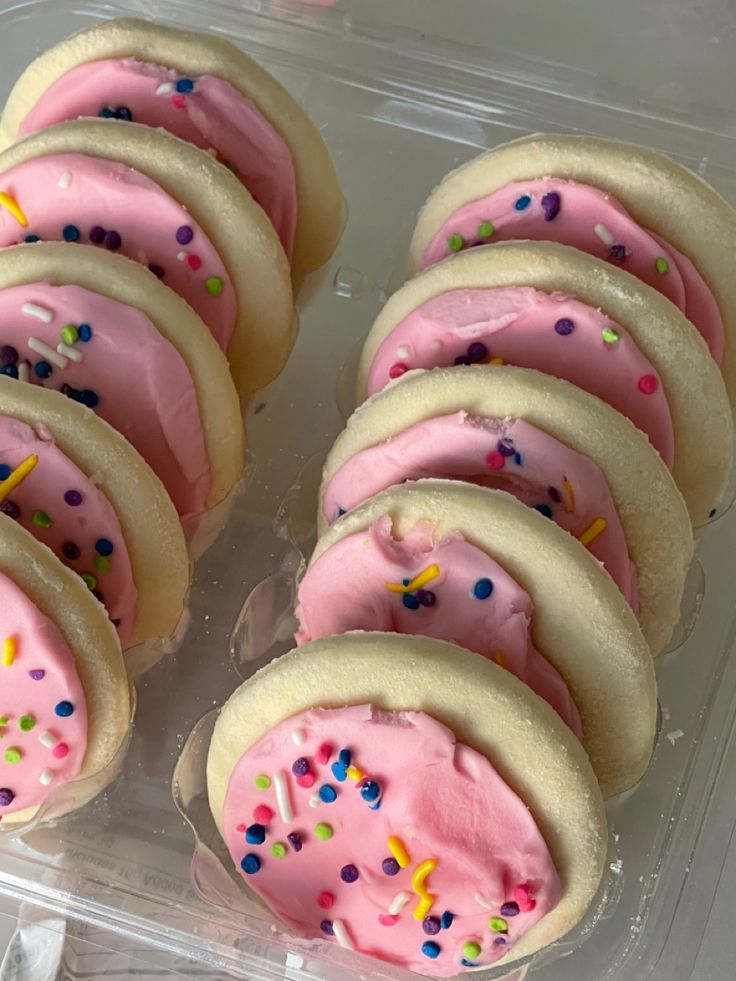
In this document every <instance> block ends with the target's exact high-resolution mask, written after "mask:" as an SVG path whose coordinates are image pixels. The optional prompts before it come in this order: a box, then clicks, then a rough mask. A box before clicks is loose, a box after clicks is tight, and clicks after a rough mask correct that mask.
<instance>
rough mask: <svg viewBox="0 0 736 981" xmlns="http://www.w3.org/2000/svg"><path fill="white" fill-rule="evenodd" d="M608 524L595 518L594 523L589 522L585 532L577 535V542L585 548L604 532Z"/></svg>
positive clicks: (603, 519) (601, 519)
mask: <svg viewBox="0 0 736 981" xmlns="http://www.w3.org/2000/svg"><path fill="white" fill-rule="evenodd" d="M607 526H608V523H607V521H606V519H605V518H596V519H595V521H593V522H591V524H589V525H588V527H587V528H586V529H585V531H584V532H583V533H582V534H581V535H578V541H579V542H580V544H581V545H585V546H586V548H587V546H588V545H590V543H591V542H593V541H595V539H596V538H597V537H598V536H599V535H600V534H602V532H604V531H605V530H606V528H607Z"/></svg>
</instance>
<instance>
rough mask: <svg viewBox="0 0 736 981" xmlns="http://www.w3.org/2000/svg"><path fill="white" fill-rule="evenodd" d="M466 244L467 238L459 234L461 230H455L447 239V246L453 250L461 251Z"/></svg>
mask: <svg viewBox="0 0 736 981" xmlns="http://www.w3.org/2000/svg"><path fill="white" fill-rule="evenodd" d="M464 245H465V239H464V238H463V237H462V235H460V234H459V232H454V233H453V234H452V235H450V236H449V238H448V239H447V246H448V248H449V249H450V251H451V252H460V250H461V249H462V248H463V246H464Z"/></svg>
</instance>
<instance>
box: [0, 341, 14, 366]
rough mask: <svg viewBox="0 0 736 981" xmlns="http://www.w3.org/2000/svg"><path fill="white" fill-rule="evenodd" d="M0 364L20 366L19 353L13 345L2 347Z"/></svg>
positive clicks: (0, 348) (0, 349)
mask: <svg viewBox="0 0 736 981" xmlns="http://www.w3.org/2000/svg"><path fill="white" fill-rule="evenodd" d="M0 364H18V352H17V350H16V349H15V348H14V347H12V345H10V344H3V346H2V347H0Z"/></svg>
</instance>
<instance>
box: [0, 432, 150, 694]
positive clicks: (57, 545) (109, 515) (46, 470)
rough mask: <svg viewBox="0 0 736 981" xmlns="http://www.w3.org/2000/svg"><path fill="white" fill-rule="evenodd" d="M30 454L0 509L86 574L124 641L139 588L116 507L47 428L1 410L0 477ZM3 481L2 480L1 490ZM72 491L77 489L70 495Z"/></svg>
mask: <svg viewBox="0 0 736 981" xmlns="http://www.w3.org/2000/svg"><path fill="white" fill-rule="evenodd" d="M32 455H35V456H37V457H38V463H37V464H36V467H35V469H33V470H32V471H31V472H30V473H29V474H28V476H27V477H25V479H24V480H23V481H22V483H20V484H19V485H18V486H17V487H16V488H15V490H13V492H12V493H11V494H10V495H9V496H8V498H7V499H6V500H4V501H3V503H2V504H1V505H0V510H3V511H5V513H6V514H9V515H10V516H11V517H13V518H15V519H16V520H17V521H18V522H19V523H20V524H22V525H23V527H24V528H26V529H27V530H28V531H30V532H31V534H32V535H33V537H34V538H37V539H38V541H40V542H43V544H44V545H48V547H49V548H50V549H51V551H52V552H54V553H55V554H56V555H58V557H59V558H60V559H61V561H62V562H63V563H64V565H66V566H68V567H69V568H70V569H73V570H74V572H77V573H79V575H84V577H85V582H87V584H88V586H89V588H90V589H92V590H93V591H94V593H95V595H96V596H97V598H98V599H99V600H100V601H102V602H104V604H105V606H106V608H107V612H108V613H109V615H110V619H111V620H112V621H113V622H114V623H115V625H116V627H117V630H118V634H119V636H120V642H121V644H122V645H123V646H125V645H126V644H127V643H128V641H129V639H130V635H131V632H132V629H133V626H134V624H135V612H136V602H137V597H138V594H137V591H136V588H135V583H134V581H133V570H132V569H131V566H130V557H129V555H128V550H127V548H126V546H125V539H124V538H123V533H122V531H121V529H120V524H119V522H118V518H117V515H116V514H115V511H114V510H113V508H112V506H111V504H110V502H109V501H108V500H107V498H106V497H105V495H104V494H103V493H102V491H100V490H99V489H98V488H97V487H95V485H94V483H93V482H92V480H90V479H89V478H88V477H87V476H86V475H85V474H84V473H82V471H81V470H80V469H79V468H78V467H77V466H76V465H75V464H74V463H73V462H72V461H71V460H70V459H69V457H67V456H65V455H64V453H62V451H61V450H60V449H59V448H58V446H56V445H55V444H54V443H53V441H52V437H51V435H50V434H49V433H48V432H45V431H44V430H39V431H38V432H34V431H33V430H32V429H31V427H30V426H27V425H26V424H25V423H23V422H20V421H18V420H17V419H12V418H10V417H8V416H1V415H0V467H1V468H2V471H1V472H0V477H2V478H3V481H4V480H5V475H6V474H7V472H8V469H10V470H11V471H12V470H15V468H16V467H17V466H18V465H19V464H20V463H22V462H23V461H24V460H26V459H27V458H28V457H29V456H32ZM2 486H3V485H2V482H0V493H2ZM70 491H71V492H76V494H71V495H68V492H70ZM65 495H68V500H67V499H65ZM70 501H71V503H69V502H70ZM98 549H99V550H98ZM0 678H2V674H0ZM0 710H1V707H0Z"/></svg>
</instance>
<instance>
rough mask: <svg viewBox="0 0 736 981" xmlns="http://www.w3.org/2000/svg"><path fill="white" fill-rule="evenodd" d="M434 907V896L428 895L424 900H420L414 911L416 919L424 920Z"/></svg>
mask: <svg viewBox="0 0 736 981" xmlns="http://www.w3.org/2000/svg"><path fill="white" fill-rule="evenodd" d="M433 905H434V896H430V895H429V894H427V895H426V896H425V897H424V899H420V900H419V902H418V903H417V905H416V908H415V909H414V919H415V920H423V919H424V917H425V916H426V915H427V913H429V911H430V910H431V909H432V906H433Z"/></svg>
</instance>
